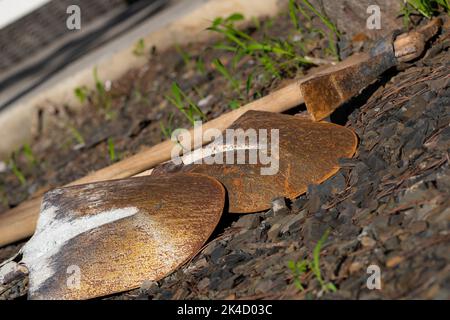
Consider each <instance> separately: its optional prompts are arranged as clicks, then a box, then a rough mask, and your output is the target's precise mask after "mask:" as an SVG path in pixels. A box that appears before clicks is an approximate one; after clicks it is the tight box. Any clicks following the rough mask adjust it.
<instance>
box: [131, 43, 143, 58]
mask: <svg viewBox="0 0 450 320" xmlns="http://www.w3.org/2000/svg"><path fill="white" fill-rule="evenodd" d="M133 54H134V55H135V56H136V57H142V56H143V55H145V42H144V39H139V40H138V41H137V42H136V44H135V45H134V48H133Z"/></svg>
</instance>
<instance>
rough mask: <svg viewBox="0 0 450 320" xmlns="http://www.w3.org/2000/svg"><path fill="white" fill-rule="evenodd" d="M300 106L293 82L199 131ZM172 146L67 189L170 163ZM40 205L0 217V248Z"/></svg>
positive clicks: (29, 225) (27, 225)
mask: <svg viewBox="0 0 450 320" xmlns="http://www.w3.org/2000/svg"><path fill="white" fill-rule="evenodd" d="M303 102H304V100H303V97H302V94H301V92H300V87H299V85H298V83H297V81H294V82H293V83H291V84H289V85H287V86H286V87H284V88H281V89H279V90H277V91H275V92H272V93H271V94H269V95H267V96H265V97H263V98H261V99H258V100H256V101H253V102H251V103H249V104H247V105H245V106H242V107H241V108H239V109H236V110H233V111H230V112H227V113H225V114H223V115H221V116H220V117H218V118H216V119H214V120H211V121H208V122H206V123H205V124H204V125H203V130H207V129H209V128H216V129H219V130H220V131H223V130H224V129H226V128H227V127H229V126H230V125H231V124H232V123H233V122H234V121H235V120H236V119H237V118H239V117H240V116H241V115H242V114H244V113H245V112H247V111H249V110H259V111H269V112H283V111H286V110H289V109H291V108H293V107H295V106H297V105H299V104H302V103H303ZM191 133H192V130H191ZM191 137H193V134H191ZM208 142H210V141H208V140H205V139H204V138H203V137H202V143H203V144H206V143H208ZM174 145H175V143H174V142H172V141H170V140H166V141H164V142H162V143H159V144H157V145H155V146H153V147H150V148H148V149H146V150H143V151H141V152H139V153H137V154H135V155H133V156H131V157H129V158H127V159H124V160H122V161H119V162H117V163H115V164H113V165H110V166H108V167H105V168H103V169H100V170H97V171H95V172H92V173H91V174H89V175H87V176H85V177H83V178H81V179H78V180H76V181H73V182H71V183H69V184H68V186H69V185H77V184H83V183H91V182H95V181H104V180H112V179H121V178H128V177H131V176H134V175H137V174H139V173H141V172H143V171H145V170H148V169H151V168H153V167H154V166H156V165H158V164H160V163H162V162H165V161H168V160H170V157H171V151H172V148H173V147H174ZM196 147H200V146H196ZM41 201H42V196H39V197H35V198H32V199H30V200H27V201H25V202H23V203H21V204H20V205H19V206H17V207H15V208H13V209H11V210H9V211H7V212H5V213H3V214H1V215H0V247H1V246H4V245H6V244H9V243H12V242H15V241H18V240H21V239H24V238H27V237H29V236H31V235H33V233H34V230H35V228H36V222H37V218H38V216H39V210H40V206H41Z"/></svg>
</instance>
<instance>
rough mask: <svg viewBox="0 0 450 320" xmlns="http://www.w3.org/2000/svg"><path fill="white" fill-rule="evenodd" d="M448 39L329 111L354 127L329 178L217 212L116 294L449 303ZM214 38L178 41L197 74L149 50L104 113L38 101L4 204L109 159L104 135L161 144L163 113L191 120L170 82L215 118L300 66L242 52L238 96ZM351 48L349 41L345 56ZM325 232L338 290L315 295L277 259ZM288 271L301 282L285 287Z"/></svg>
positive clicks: (288, 30) (298, 254)
mask: <svg viewBox="0 0 450 320" xmlns="http://www.w3.org/2000/svg"><path fill="white" fill-rule="evenodd" d="M264 21H266V22H265V23H262V27H261V28H260V29H258V30H257V29H256V28H255V27H253V26H250V27H249V28H248V29H247V31H248V32H251V33H252V35H253V36H254V37H257V38H258V37H264V35H265V34H266V35H267V34H270V36H271V37H274V36H276V37H279V38H283V37H285V38H290V39H292V37H295V31H294V30H293V29H292V26H291V25H290V21H289V19H288V18H287V14H283V15H281V16H279V17H277V18H276V19H275V20H273V21H272V22H267V21H270V20H264ZM271 24H272V26H271ZM264 26H266V27H264ZM273 30H276V32H274V31H273ZM308 37H310V40H309V41H306V42H308V43H310V44H311V48H310V49H309V50H308V55H311V56H315V57H320V58H326V59H331V58H330V57H327V56H326V55H325V53H324V52H325V48H326V47H327V43H326V41H325V40H324V39H321V38H320V36H319V35H314V34H311V35H309V36H308ZM449 41H450V40H449V38H448V34H443V35H441V36H440V37H439V38H438V39H437V40H436V41H435V43H434V44H433V47H432V49H431V50H429V51H428V53H427V55H426V56H425V57H423V58H422V59H420V60H419V61H416V62H415V63H414V64H413V65H412V66H410V67H409V68H404V69H402V68H399V70H391V71H390V72H388V74H387V75H386V76H385V77H384V78H383V79H381V80H380V81H379V82H378V83H376V84H374V85H373V86H372V87H371V88H369V89H368V90H366V91H365V92H363V93H362V94H361V95H360V96H359V97H358V98H356V99H354V101H351V102H350V103H348V104H347V105H346V106H344V107H343V108H341V109H340V110H338V111H337V112H336V113H335V114H334V115H332V117H331V120H332V121H334V122H338V123H340V124H343V125H346V126H348V127H350V128H352V129H354V130H355V132H356V133H357V134H358V136H359V139H360V144H359V146H358V151H357V154H356V156H355V157H354V158H353V159H350V160H345V161H342V163H341V165H342V169H341V170H340V171H339V173H338V174H336V175H335V176H334V177H333V178H331V179H329V180H327V181H326V182H324V183H322V184H321V185H317V186H310V188H309V191H308V192H307V194H306V195H303V196H301V197H299V198H298V199H295V200H294V201H292V202H287V203H286V205H285V207H284V209H281V210H280V209H278V210H277V211H275V212H274V210H269V211H267V212H264V213H258V214H251V215H243V216H232V217H229V216H225V217H224V218H223V219H224V220H223V221H222V223H221V225H220V226H219V227H218V229H217V231H216V234H215V235H214V236H213V237H212V238H211V239H210V242H209V243H208V244H207V245H206V247H205V248H204V249H203V250H202V251H201V252H200V253H199V254H198V255H197V256H196V257H195V258H194V259H193V260H192V261H190V262H189V263H187V264H186V265H185V266H184V267H182V268H180V269H179V270H178V271H177V272H175V273H174V274H172V275H170V276H168V277H166V278H165V279H163V280H161V281H159V282H148V281H146V282H144V284H143V286H142V288H141V289H139V290H134V291H131V292H128V293H125V294H121V295H117V296H115V297H113V298H117V299H135V298H143V299H147V298H151V299H184V298H186V299H211V298H214V299H216V298H217V299H224V298H227V299H265V298H267V299H270V298H274V299H283V298H289V299H305V298H338V299H348V298H352V299H369V298H425V299H428V298H434V299H440V298H441V299H448V298H449V297H450V270H449V267H448V266H449V265H450V264H449V259H450V252H449V248H450V246H449V241H450V236H449V235H448V229H449V221H450V219H449V218H450V211H449V200H448V199H449V193H450V171H449V149H450V131H449V120H450V119H449V117H450V116H449V115H450V107H449V101H450V80H449V78H450V77H449V72H448V70H449V66H450V56H449V54H448V48H449V46H450V42H449ZM347 43H349V41H348V42H347ZM212 44H213V42H211V43H208V44H206V45H205V44H193V45H190V46H188V47H186V48H183V49H182V50H183V51H186V52H189V54H190V55H191V57H194V59H193V60H195V59H196V58H198V57H200V56H201V57H202V58H203V59H204V61H205V63H204V64H205V66H206V72H199V71H198V70H197V69H196V68H195V63H194V62H191V63H188V64H186V63H184V62H183V59H182V57H181V55H180V53H179V50H178V51H177V49H176V48H172V49H170V50H168V51H165V52H161V53H160V52H158V50H157V48H156V49H155V50H153V52H152V56H151V59H150V60H149V63H148V65H147V66H145V67H143V68H141V69H138V70H130V72H128V73H127V74H126V75H124V76H123V78H121V79H120V80H118V81H114V82H113V83H112V85H111V89H110V91H109V92H108V93H107V94H108V96H110V97H111V101H112V103H111V108H110V109H108V110H105V108H104V107H102V106H101V103H98V95H97V94H95V93H93V94H91V96H90V103H89V104H88V105H87V106H86V107H85V108H84V109H83V111H82V112H80V113H74V111H71V109H70V108H69V107H67V106H59V105H56V104H55V106H51V107H46V108H43V109H42V116H41V121H46V122H48V123H49V125H48V128H51V129H48V130H45V131H38V134H37V136H36V140H35V141H34V143H33V144H32V149H33V154H34V157H35V159H36V161H35V162H34V164H33V163H31V162H32V161H31V162H30V161H29V159H28V160H27V157H26V155H24V154H23V153H22V154H21V155H16V162H17V163H18V165H19V167H20V169H21V171H22V172H23V173H24V175H25V177H26V183H25V184H24V185H21V184H20V182H19V181H18V179H17V176H16V175H14V174H13V173H12V172H11V171H9V170H7V171H5V172H3V173H1V176H0V181H1V182H3V185H4V187H3V191H2V192H3V199H4V201H3V203H4V204H3V211H5V210H7V209H8V208H10V207H13V206H16V205H17V204H19V203H20V202H21V201H23V200H25V199H27V198H28V197H30V195H31V194H33V193H35V192H42V190H46V189H48V188H51V187H54V186H57V185H62V184H64V183H67V182H70V181H72V180H74V179H76V178H79V177H82V176H83V175H85V174H86V173H87V172H89V171H91V170H95V169H99V168H101V167H104V166H107V165H109V164H110V163H111V159H110V158H109V154H108V143H107V140H108V139H109V138H112V139H113V141H114V146H115V149H116V153H118V154H119V155H120V156H121V157H125V156H127V155H129V154H133V153H135V152H137V151H139V149H140V148H141V147H142V146H144V145H146V146H149V145H153V144H156V143H158V142H160V141H161V140H163V139H164V136H163V135H162V134H161V130H160V122H161V121H162V122H163V123H165V124H166V125H167V121H168V118H169V115H170V113H171V112H173V114H174V116H173V127H174V128H176V127H181V126H188V125H189V122H188V121H187V120H186V119H185V118H183V116H182V115H181V114H180V113H179V112H178V111H177V110H176V109H175V108H174V107H173V106H170V105H169V103H168V102H167V101H166V100H165V99H164V93H166V92H168V91H169V89H170V86H171V84H172V82H173V81H175V80H176V81H177V82H178V83H179V84H180V86H181V87H182V89H183V90H185V92H188V93H189V96H190V97H191V98H192V99H193V100H194V101H196V102H199V101H200V100H203V102H204V104H203V103H199V104H201V105H202V109H203V112H204V113H205V114H206V115H207V117H208V119H212V118H214V117H217V116H218V115H219V114H221V113H223V112H225V111H227V110H228V109H229V106H228V103H229V102H230V101H231V100H233V99H238V100H239V102H240V104H243V103H246V102H248V101H251V100H253V99H256V98H258V97H259V95H265V94H267V93H268V92H270V91H271V90H272V89H273V88H275V87H277V86H280V85H282V84H283V83H282V82H283V81H285V79H292V78H293V77H296V76H301V74H302V72H303V71H305V70H306V69H307V67H305V66H295V67H291V68H289V69H287V70H283V73H282V78H281V79H283V80H281V79H278V78H275V77H273V76H270V75H268V74H267V72H264V71H263V69H262V68H261V67H255V61H254V60H252V59H251V58H250V57H247V58H244V59H243V60H242V61H241V63H240V64H239V66H237V67H236V69H235V70H234V71H233V75H234V76H235V77H236V78H237V79H239V80H240V83H241V88H240V89H241V92H242V91H244V92H245V81H246V79H247V77H248V74H250V73H251V72H253V73H254V74H255V76H254V79H255V80H254V82H253V85H252V87H251V90H250V92H249V94H246V95H245V96H244V97H242V96H241V97H240V95H239V94H237V93H236V92H235V90H232V89H231V88H230V85H229V83H228V82H227V81H226V80H225V79H224V78H223V77H222V76H220V75H219V74H218V73H217V71H215V70H214V68H213V66H212V65H211V62H212V61H213V59H214V58H216V57H220V58H221V60H222V61H223V62H227V63H226V65H227V66H230V64H231V59H232V55H230V54H229V53H225V54H224V53H223V52H221V51H218V50H213V49H208V50H205V47H211V46H212ZM358 45H359V44H358ZM356 48H357V49H356ZM359 49H360V47H357V46H355V48H353V51H354V50H359ZM350 50H351V51H352V49H350ZM230 68H231V66H230ZM100 76H101V75H100ZM205 101H206V102H205ZM68 124H70V125H71V126H73V127H75V128H77V130H78V131H79V132H80V134H81V135H82V136H83V137H84V140H85V141H84V144H82V145H80V144H79V141H77V139H76V138H75V137H74V134H73V130H71V129H69V128H68ZM45 127H47V126H45ZM277 201H279V202H280V201H281V202H284V200H280V199H278V200H277ZM278 207H279V206H277V208H278ZM327 230H330V233H329V236H328V238H327V240H326V241H325V243H324V245H323V247H322V250H321V254H320V269H321V274H322V277H323V279H324V281H325V282H327V283H329V282H331V283H332V284H334V286H335V287H336V289H337V290H336V291H335V292H331V291H330V290H328V291H327V290H324V289H323V287H322V286H321V285H320V283H319V281H318V279H317V276H315V275H314V273H313V272H312V271H311V270H307V271H306V272H305V273H303V274H301V275H300V276H299V277H298V278H296V277H295V276H294V274H293V272H292V271H291V270H290V269H289V268H288V263H289V261H299V260H302V259H308V260H312V259H313V250H314V248H315V246H316V244H317V242H318V241H319V239H320V238H321V237H322V236H323V235H324V233H325V232H326V231H327ZM18 248H20V244H17V245H14V246H8V247H5V248H3V249H0V260H1V259H3V258H7V257H9V256H11V255H12V254H13V253H14V252H16V251H17V250H18ZM369 265H377V266H379V268H380V270H381V285H382V288H381V290H376V289H375V290H369V289H368V288H367V286H366V281H367V278H368V277H369V274H368V273H367V267H368V266H369ZM295 279H297V280H298V281H300V282H301V283H302V285H303V287H304V290H300V289H299V288H298V286H296V285H295V283H294V280H295ZM26 285H27V279H21V280H18V281H16V282H15V283H12V284H10V285H9V286H8V287H7V288H3V290H0V299H2V298H7V299H12V298H17V297H20V296H23V295H24V294H25V293H26ZM0 289H1V287H0Z"/></svg>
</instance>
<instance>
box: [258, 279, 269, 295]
mask: <svg viewBox="0 0 450 320" xmlns="http://www.w3.org/2000/svg"><path fill="white" fill-rule="evenodd" d="M272 288H273V281H272V280H263V281H260V282H258V284H257V285H256V287H255V293H256V294H258V293H267V292H269V291H270V289H272Z"/></svg>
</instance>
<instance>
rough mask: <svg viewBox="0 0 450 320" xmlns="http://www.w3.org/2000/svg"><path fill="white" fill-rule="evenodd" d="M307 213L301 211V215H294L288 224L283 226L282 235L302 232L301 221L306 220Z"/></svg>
mask: <svg viewBox="0 0 450 320" xmlns="http://www.w3.org/2000/svg"><path fill="white" fill-rule="evenodd" d="M305 211H306V210H302V211H300V213H298V214H295V215H293V217H292V218H290V219H289V220H288V221H287V222H286V223H284V224H283V226H282V228H281V230H280V233H281V234H285V233H287V232H289V233H291V234H292V233H293V232H295V231H297V230H300V226H301V224H300V221H301V220H302V219H303V218H304V216H305Z"/></svg>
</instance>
